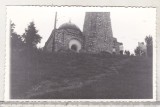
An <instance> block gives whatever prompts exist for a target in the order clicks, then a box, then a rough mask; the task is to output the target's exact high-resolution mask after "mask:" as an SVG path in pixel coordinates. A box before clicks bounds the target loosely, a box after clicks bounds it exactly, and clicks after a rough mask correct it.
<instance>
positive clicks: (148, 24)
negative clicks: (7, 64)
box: [7, 6, 156, 53]
mask: <svg viewBox="0 0 160 107" xmlns="http://www.w3.org/2000/svg"><path fill="white" fill-rule="evenodd" d="M55 11H57V19H58V21H57V28H58V27H59V26H60V25H61V24H63V23H66V22H69V20H71V22H72V23H74V24H76V25H77V26H78V27H79V28H80V29H81V30H82V31H83V23H84V16H85V12H95V11H96V12H97V11H99V12H110V15H111V16H110V17H111V24H112V31H113V36H114V37H116V38H117V40H118V41H119V42H122V43H123V46H124V50H130V51H131V52H132V53H133V52H134V49H135V48H136V46H137V45H138V42H144V38H145V36H147V35H152V37H155V31H156V9H155V8H124V7H116V8H115V7H103V8H102V7H45V6H42V7H39V6H36V7H35V6H7V23H9V20H10V19H11V20H12V21H13V22H14V23H15V25H16V28H15V31H16V32H17V33H18V34H20V35H21V34H23V33H24V31H25V28H27V26H28V25H29V23H30V22H31V21H34V22H35V26H36V28H37V30H38V31H39V32H38V33H39V34H40V35H41V37H42V40H41V43H40V44H39V46H40V47H43V46H44V44H45V42H46V41H47V39H48V38H49V36H50V34H51V32H52V30H53V28H54V18H55Z"/></svg>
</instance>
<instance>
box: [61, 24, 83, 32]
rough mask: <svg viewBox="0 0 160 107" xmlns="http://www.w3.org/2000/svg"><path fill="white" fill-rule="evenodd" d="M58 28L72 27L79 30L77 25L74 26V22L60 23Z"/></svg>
mask: <svg viewBox="0 0 160 107" xmlns="http://www.w3.org/2000/svg"><path fill="white" fill-rule="evenodd" d="M58 29H74V30H79V31H81V30H80V28H79V27H78V26H76V25H75V24H73V23H71V22H69V23H64V24H62V25H61V26H60V27H59V28H58Z"/></svg>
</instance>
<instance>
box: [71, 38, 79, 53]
mask: <svg viewBox="0 0 160 107" xmlns="http://www.w3.org/2000/svg"><path fill="white" fill-rule="evenodd" d="M69 49H71V50H73V51H75V52H79V50H81V43H80V42H79V41H78V40H77V39H72V40H71V41H70V42H69Z"/></svg>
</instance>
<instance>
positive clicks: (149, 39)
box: [145, 35, 153, 57]
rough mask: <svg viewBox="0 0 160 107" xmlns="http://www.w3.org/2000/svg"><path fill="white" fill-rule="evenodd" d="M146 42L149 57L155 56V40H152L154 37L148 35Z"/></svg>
mask: <svg viewBox="0 0 160 107" xmlns="http://www.w3.org/2000/svg"><path fill="white" fill-rule="evenodd" d="M145 42H146V45H147V55H148V56H149V57H152V56H153V40H152V37H151V36H150V35H149V36H146V38H145Z"/></svg>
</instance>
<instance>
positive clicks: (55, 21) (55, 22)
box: [52, 12, 57, 52]
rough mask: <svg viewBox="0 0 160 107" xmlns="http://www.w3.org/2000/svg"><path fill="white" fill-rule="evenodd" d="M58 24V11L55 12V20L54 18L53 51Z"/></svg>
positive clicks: (53, 49)
mask: <svg viewBox="0 0 160 107" xmlns="http://www.w3.org/2000/svg"><path fill="white" fill-rule="evenodd" d="M56 24H57V12H56V13H55V20H54V31H53V44H52V52H54V51H55V33H56Z"/></svg>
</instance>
